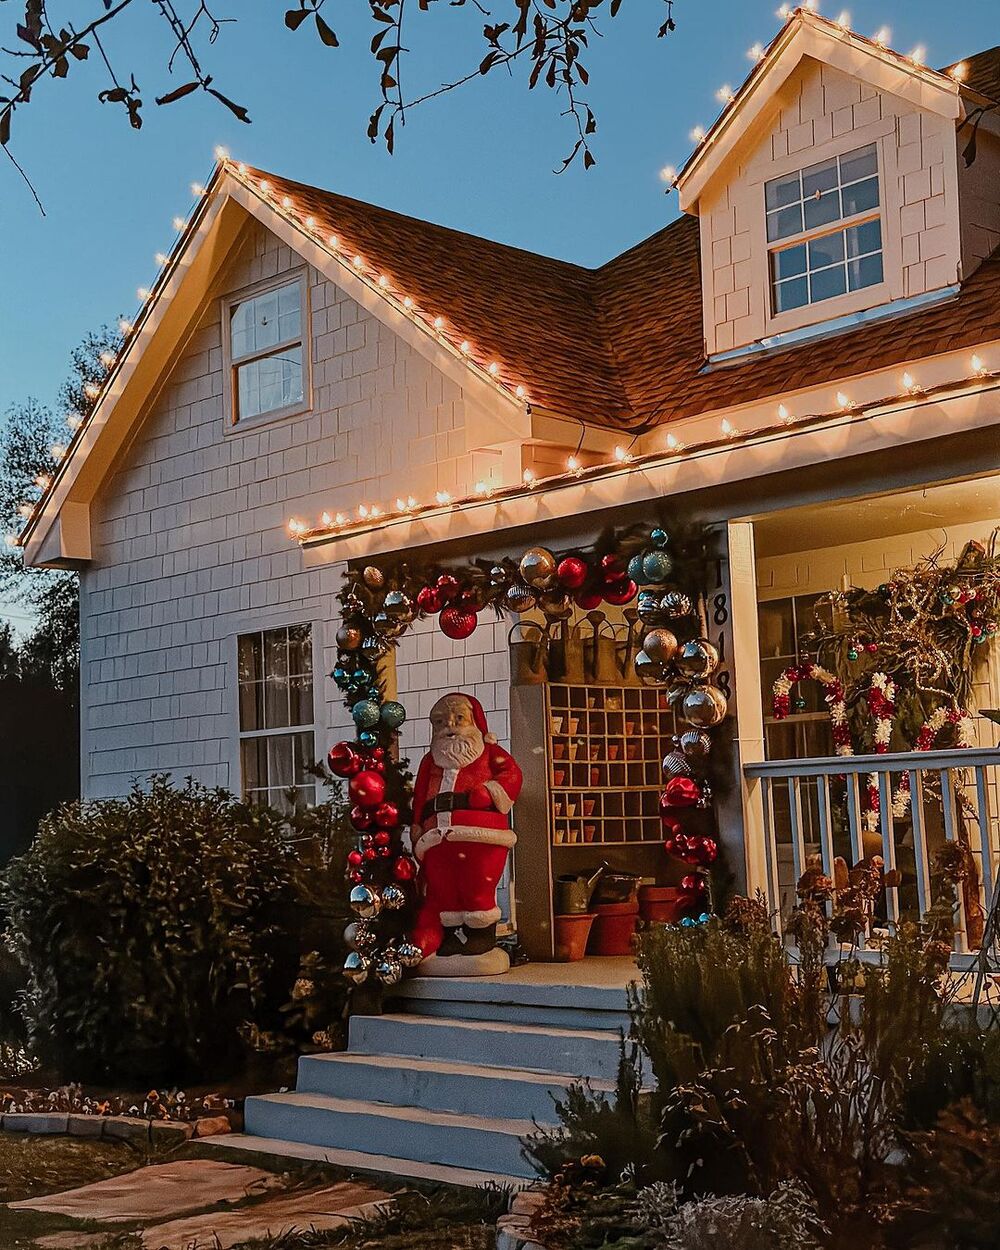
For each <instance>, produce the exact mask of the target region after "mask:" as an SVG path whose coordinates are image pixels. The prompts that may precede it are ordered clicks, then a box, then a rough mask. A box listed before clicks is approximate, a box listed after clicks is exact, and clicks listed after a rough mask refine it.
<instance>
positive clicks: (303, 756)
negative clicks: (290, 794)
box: [292, 733, 316, 786]
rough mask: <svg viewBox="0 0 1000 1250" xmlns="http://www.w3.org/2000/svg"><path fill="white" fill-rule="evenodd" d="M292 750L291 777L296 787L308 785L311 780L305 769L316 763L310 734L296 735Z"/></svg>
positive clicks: (314, 749) (314, 748)
mask: <svg viewBox="0 0 1000 1250" xmlns="http://www.w3.org/2000/svg"><path fill="white" fill-rule="evenodd" d="M292 750H293V754H294V760H293V767H294V772H293V777H294V781H295V784H296V785H297V786H304V785H308V784H310V782H311V778H310V775H309V773H308V772H306V769H308V768H312V767H313V766H314V765H315V763H316V747H315V743H314V739H313V735H312V734H311V733H304V734H296V735H295V736H294V738H293V739H292Z"/></svg>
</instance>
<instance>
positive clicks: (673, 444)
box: [667, 434, 680, 451]
mask: <svg viewBox="0 0 1000 1250" xmlns="http://www.w3.org/2000/svg"><path fill="white" fill-rule="evenodd" d="M679 446H680V443H678V441H677V439H676V438H675V437H674V436H673V434H668V435H667V451H676V450H677V448H678V447H679Z"/></svg>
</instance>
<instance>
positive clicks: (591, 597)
mask: <svg viewBox="0 0 1000 1250" xmlns="http://www.w3.org/2000/svg"><path fill="white" fill-rule="evenodd" d="M603 598H604V596H603V595H602V594H601V592H600V591H599V590H578V591H577V592H576V594H575V595H574V596H573V602H574V603H575V604H576V606H577V607H578V608H583V610H584V612H593V610H594V609H595V608H599V607H600V606H601V603H602V601H603Z"/></svg>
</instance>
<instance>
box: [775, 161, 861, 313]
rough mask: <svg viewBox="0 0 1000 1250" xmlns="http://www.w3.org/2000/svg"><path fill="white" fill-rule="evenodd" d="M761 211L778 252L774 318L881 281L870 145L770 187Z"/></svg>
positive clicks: (800, 171)
mask: <svg viewBox="0 0 1000 1250" xmlns="http://www.w3.org/2000/svg"><path fill="white" fill-rule="evenodd" d="M764 204H765V209H766V212H767V241H768V243H769V244H775V243H777V244H780V246H777V247H773V248H772V249H771V254H770V255H771V292H772V306H773V311H774V313H784V312H790V311H791V310H792V309H795V308H803V307H805V306H806V305H807V304H817V303H819V302H820V301H822V300H825V299H832V298H833V297H834V296H836V295H846V294H847V293H848V292H851V291H860V290H863V289H864V288H865V287H869V286H876V285H877V284H878V283H880V282H881V281H882V222H881V219H880V217H879V214H878V207H879V187H878V152H877V150H876V147H875V144H874V143H871V144H869V145H868V146H867V147H864V148H858V149H857V150H856V151H854V152H847V153H845V154H844V155H843V156H836V157H834V158H833V159H832V160H828V161H822V162H821V163H820V164H818V165H810V166H809V167H808V168H806V169H800V170H797V171H796V172H795V173H794V174H787V175H785V177H783V178H775V179H773V180H772V181H771V182H768V183H766V184H765V186H764ZM841 222H844V223H845V224H844V225H839V224H838V223H841ZM831 227H834V228H831ZM786 239H787V240H790V242H788V243H784V242H783V240H786Z"/></svg>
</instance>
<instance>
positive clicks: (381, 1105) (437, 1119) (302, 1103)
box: [254, 1090, 535, 1137]
mask: <svg viewBox="0 0 1000 1250" xmlns="http://www.w3.org/2000/svg"><path fill="white" fill-rule="evenodd" d="M254 1100H255V1101H257V1102H268V1103H279V1104H281V1105H283V1106H293V1107H313V1108H316V1109H318V1110H323V1111H334V1112H337V1113H338V1114H340V1115H376V1116H379V1117H380V1118H381V1119H389V1120H406V1121H409V1122H411V1123H412V1122H413V1121H417V1122H419V1123H421V1124H433V1125H435V1126H439V1127H442V1128H467V1129H474V1130H476V1131H477V1132H480V1133H488V1132H493V1133H504V1134H506V1135H507V1136H513V1137H524V1136H525V1135H526V1134H528V1133H530V1132H532V1131H533V1130H534V1128H535V1124H534V1121H532V1120H510V1119H498V1118H491V1117H489V1116H481V1115H463V1114H461V1113H458V1112H454V1111H428V1110H426V1109H425V1108H423V1107H399V1106H395V1105H393V1104H392V1103H385V1102H376V1101H375V1100H374V1099H361V1098H338V1097H337V1096H336V1095H334V1094H317V1093H309V1092H308V1091H300V1090H290V1091H289V1092H288V1093H286V1094H257V1095H254Z"/></svg>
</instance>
